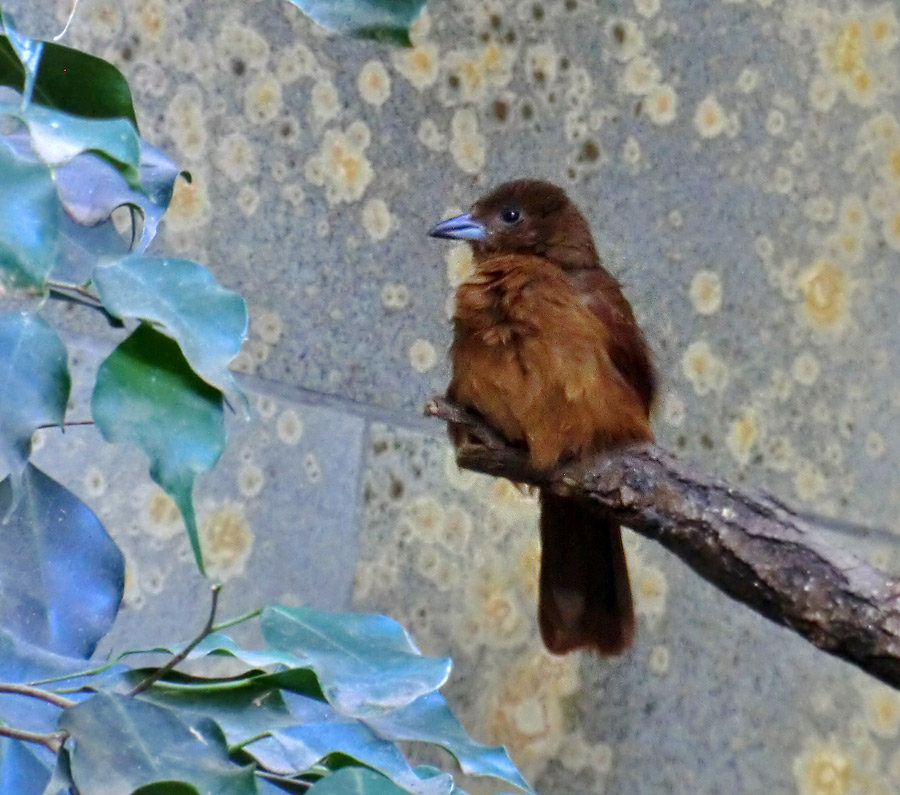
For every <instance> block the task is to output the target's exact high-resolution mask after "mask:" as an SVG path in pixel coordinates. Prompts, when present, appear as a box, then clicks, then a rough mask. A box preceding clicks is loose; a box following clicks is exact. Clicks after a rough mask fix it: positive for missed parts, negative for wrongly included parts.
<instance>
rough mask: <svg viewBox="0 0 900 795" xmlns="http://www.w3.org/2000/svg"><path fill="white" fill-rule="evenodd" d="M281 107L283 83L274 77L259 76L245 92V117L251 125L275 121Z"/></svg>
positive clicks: (267, 75) (268, 75)
mask: <svg viewBox="0 0 900 795" xmlns="http://www.w3.org/2000/svg"><path fill="white" fill-rule="evenodd" d="M281 106H282V99H281V83H279V82H278V80H276V79H275V77H274V76H273V75H270V74H262V75H259V77H257V78H256V79H255V80H253V81H252V82H251V83H250V84H249V85H248V86H247V90H246V91H245V92H244V115H245V116H246V117H247V119H248V120H249V121H250V123H251V124H265V123H267V122H270V121H273V120H274V119H275V118H276V117H277V116H278V114H279V113H280V112H281Z"/></svg>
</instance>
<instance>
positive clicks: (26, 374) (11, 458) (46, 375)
mask: <svg viewBox="0 0 900 795" xmlns="http://www.w3.org/2000/svg"><path fill="white" fill-rule="evenodd" d="M0 191H2V180H0ZM0 384H2V385H3V386H2V388H0V467H2V468H4V469H6V470H8V471H9V473H10V475H11V476H12V486H13V491H14V492H17V491H18V485H19V482H20V479H21V476H22V471H23V470H24V469H25V464H26V463H27V461H28V457H29V456H30V455H31V437H32V434H33V433H34V432H35V431H36V430H37V429H38V428H40V427H41V426H42V425H60V424H62V422H63V419H64V418H65V414H66V402H67V401H68V399H69V388H70V387H71V379H70V378H69V365H68V356H67V354H66V346H65V345H63V343H62V340H60V338H59V337H58V336H57V334H56V332H55V331H54V330H53V328H52V327H51V326H50V325H49V324H48V323H47V322H46V321H45V320H44V319H43V318H41V317H39V316H38V315H26V314H12V313H9V314H3V315H0ZM13 507H14V506H13Z"/></svg>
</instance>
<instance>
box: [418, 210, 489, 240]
mask: <svg viewBox="0 0 900 795" xmlns="http://www.w3.org/2000/svg"><path fill="white" fill-rule="evenodd" d="M428 234H429V236H430V237H446V238H448V239H449V240H484V238H485V236H486V235H487V229H485V228H484V224H482V223H481V222H480V221H476V220H475V219H474V218H472V216H471V214H470V213H463V214H462V215H457V216H456V217H455V218H448V219H447V220H446V221H441V222H440V223H439V224H435V225H434V226H433V227H431V229H430V230H428Z"/></svg>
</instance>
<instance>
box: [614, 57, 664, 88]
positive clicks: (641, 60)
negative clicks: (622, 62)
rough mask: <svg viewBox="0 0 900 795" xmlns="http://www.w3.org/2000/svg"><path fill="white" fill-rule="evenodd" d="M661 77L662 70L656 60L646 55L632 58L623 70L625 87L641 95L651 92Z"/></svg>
mask: <svg viewBox="0 0 900 795" xmlns="http://www.w3.org/2000/svg"><path fill="white" fill-rule="evenodd" d="M661 79H662V72H661V71H660V69H659V67H658V66H657V65H656V62H655V61H654V60H653V59H652V58H650V57H648V56H646V55H640V56H638V57H637V58H634V59H632V60H631V61H630V62H629V63H628V65H627V66H626V67H625V70H624V71H623V72H622V86H623V88H624V89H625V90H626V91H627V92H628V93H629V94H637V95H639V96H643V95H645V94H649V93H650V91H652V90H653V88H654V87H655V86H657V85H659V81H660V80H661Z"/></svg>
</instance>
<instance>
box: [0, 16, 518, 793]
mask: <svg viewBox="0 0 900 795" xmlns="http://www.w3.org/2000/svg"><path fill="white" fill-rule="evenodd" d="M300 5H301V6H303V5H304V4H303V3H300ZM306 5H307V6H316V7H317V8H318V12H321V11H322V9H323V8H324V7H326V6H333V8H332V9H331V11H332V12H334V13H331V15H329V14H324V13H319V15H318V16H317V15H316V14H317V13H318V12H317V10H316V8H311V9H306V10H308V11H309V13H311V14H312V15H313V16H314V18H316V19H319V21H322V22H323V23H325V24H329V25H331V26H333V27H337V28H339V29H344V28H347V29H350V30H352V31H354V32H356V33H357V34H360V35H376V34H377V35H381V34H380V33H379V31H381V30H387V31H391V30H394V31H401V33H403V34H404V35H406V37H407V38H408V25H409V22H410V21H411V19H412V17H411V16H410V14H411V13H412V12H411V9H413V8H415V12H416V13H418V10H420V9H421V5H422V2H421V1H418V2H413V3H398V4H393V5H394V6H395V8H394V9H393V13H392V14H391V13H387V12H385V8H387V7H389V6H390V4H384V3H379V2H371V3H361V4H360V7H362V8H364V9H366V13H368V11H369V10H371V8H373V7H374V9H375V11H376V12H377V13H376V17H377V14H381V15H382V16H381V17H377V18H376V21H375V22H372V20H371V19H370V18H369V17H366V15H365V13H362V14H360V15H357V16H355V17H354V16H353V15H351V16H350V17H347V18H343V17H341V16H340V13H338V8H339V7H340V6H342V5H346V4H342V3H341V2H334V3H331V4H328V3H318V4H309V3H307V4H306ZM326 10H328V9H326ZM385 13H387V16H385ZM335 14H337V15H336V16H335ZM407 17H409V18H408V19H407ZM363 18H365V19H366V20H368V21H366V22H365V23H363V22H362V21H361V20H363ZM342 20H343V21H342ZM348 20H349V21H348ZM342 26H343V27H342ZM392 26H393V27H392ZM398 36H399V38H401V39H402V38H403V36H402V35H400V34H397V36H395V38H397V37H398ZM388 37H389V38H390V36H388ZM85 83H87V84H89V85H90V87H91V90H90V91H84V90H81V87H82V86H83V85H84V84H85ZM0 174H2V179H0V294H5V295H3V296H2V297H0V300H2V301H3V303H4V305H7V306H6V307H5V308H6V309H7V310H8V311H4V312H0V383H2V384H3V389H2V390H0V471H5V472H8V475H7V476H6V478H5V479H4V480H2V481H0V521H2V525H0V795H7V793H15V794H16V795H42V794H43V795H79V794H80V795H94V794H95V793H98V794H100V795H119V794H120V793H121V795H128V794H129V793H142V795H150V794H151V793H179V794H182V793H225V794H226V795H229V794H233V795H251V794H252V795H255V794H257V793H263V794H265V795H271V794H272V793H277V792H291V793H295V792H310V793H313V794H314V795H337V794H338V793H340V795H352V793H359V795H395V794H396V793H413V794H414V795H454V793H456V794H458V795H464V793H463V791H462V790H461V789H460V788H459V787H458V786H457V785H456V784H455V783H454V781H453V779H452V777H451V776H450V775H449V774H448V773H446V772H443V771H441V770H439V769H438V768H435V767H430V766H425V765H414V764H411V763H410V762H409V761H408V760H407V758H406V756H404V753H403V752H402V751H401V748H400V746H399V745H398V743H403V744H406V743H420V744H421V743H424V744H428V745H432V746H435V747H437V748H440V749H444V751H446V752H448V753H449V754H450V755H451V756H452V757H454V758H455V759H456V760H457V762H458V763H459V765H460V767H461V768H462V770H463V771H464V772H465V773H467V774H470V775H475V776H492V777H494V778H497V779H500V780H501V781H503V782H505V783H506V784H509V785H511V786H513V787H516V788H518V789H519V790H521V791H524V792H529V793H530V792H532V790H531V789H530V787H529V785H528V784H527V782H525V780H524V779H523V778H522V776H521V774H520V773H519V772H518V771H517V770H516V768H515V767H514V765H513V764H512V762H511V761H510V759H509V757H508V755H507V753H506V751H505V750H504V749H502V748H499V747H489V746H485V745H482V744H480V743H477V742H476V741H474V740H473V739H472V738H471V737H469V736H468V734H467V733H466V732H465V730H464V729H463V727H462V726H461V724H460V723H459V722H458V720H457V719H456V718H455V717H454V715H453V713H452V712H451V711H450V709H449V707H448V706H447V704H446V702H445V701H444V698H443V696H441V694H440V693H439V692H438V689H439V688H440V687H441V686H442V685H443V684H444V682H445V681H446V679H447V677H448V675H449V673H450V667H451V663H450V660H449V659H446V658H430V657H425V656H423V655H422V654H421V653H420V652H419V651H418V649H417V648H416V647H415V645H414V644H413V642H412V640H411V639H410V637H409V636H408V635H407V633H406V632H405V630H404V629H403V628H402V627H401V626H400V625H399V624H397V623H396V622H394V621H392V620H391V619H389V618H386V617H384V616H379V615H358V614H337V613H330V612H326V611H320V610H314V609H311V608H302V607H295V608H288V607H279V606H270V607H267V608H265V609H263V610H258V611H253V612H252V613H250V614H248V615H246V616H241V617H239V618H237V619H233V620H231V621H226V622H222V623H220V624H216V622H215V607H216V604H217V595H218V586H216V587H214V589H213V607H212V610H211V614H210V618H209V621H208V623H207V626H206V627H205V628H204V629H203V631H202V632H201V633H200V634H199V635H198V636H197V638H195V640H194V641H193V642H191V643H189V644H185V645H178V646H160V647H156V648H153V649H145V650H139V651H126V652H123V653H121V654H119V655H118V656H116V657H115V658H114V659H112V660H110V661H107V662H104V663H102V664H99V665H96V664H94V665H92V664H91V663H90V662H88V660H89V658H90V657H91V656H92V655H93V654H94V652H95V649H96V647H97V644H98V643H99V641H100V640H101V639H102V638H103V637H104V636H105V635H106V633H107V632H108V631H109V629H110V627H111V626H112V623H113V621H114V620H115V617H116V614H117V612H118V609H119V605H120V603H121V599H122V593H123V585H124V569H125V567H124V559H123V556H122V554H121V552H120V551H119V549H118V548H117V547H116V545H115V544H114V543H113V541H112V540H111V539H110V537H109V536H108V535H107V533H106V530H105V529H104V528H103V526H102V524H101V523H100V522H99V520H98V519H97V517H96V516H95V515H94V514H93V513H92V512H91V510H90V509H89V508H88V507H87V506H86V505H85V504H84V503H83V502H82V501H81V500H80V499H79V498H78V497H77V496H76V495H74V494H73V493H71V492H70V491H68V490H67V489H66V488H64V487H63V486H62V485H61V484H60V483H58V482H56V481H55V480H53V479H52V478H51V477H49V476H48V475H47V474H45V473H44V472H42V471H41V470H40V469H38V468H37V467H36V466H34V465H33V464H32V463H31V462H30V460H29V459H30V456H31V439H32V436H33V434H34V432H35V431H36V430H37V429H39V428H44V427H48V426H57V425H60V426H61V425H64V424H66V423H67V422H68V420H67V416H66V410H67V403H68V399H69V393H70V389H71V375H70V372H69V366H68V353H67V350H66V347H65V344H64V342H63V340H62V339H61V337H60V335H59V334H58V333H57V331H56V330H55V329H54V328H53V326H52V324H51V323H50V322H49V320H48V319H47V316H46V314H47V313H46V311H45V310H46V307H47V305H48V303H49V302H50V301H53V300H65V301H72V302H75V303H78V304H83V305H85V306H86V307H87V309H88V310H90V311H97V312H101V313H102V314H103V315H104V316H105V317H106V318H107V319H108V320H109V322H110V323H111V324H112V325H113V326H115V327H116V328H119V329H124V332H123V333H124V339H122V340H121V341H120V342H119V344H118V345H117V346H116V347H115V349H114V350H113V351H112V352H111V353H110V354H109V356H108V357H107V358H106V359H105V360H104V361H103V363H102V364H101V366H100V368H99V370H98V372H97V376H96V381H95V383H94V385H93V394H92V400H91V415H92V420H91V421H92V422H93V423H95V424H96V425H97V427H98V428H99V430H100V431H101V433H102V434H103V436H104V438H105V439H106V440H108V441H112V442H123V443H128V444H133V445H135V446H137V447H138V448H139V449H141V450H142V451H144V453H145V454H146V455H147V456H148V458H149V460H150V474H151V476H152V477H153V479H154V480H155V481H156V482H157V483H159V484H160V486H161V487H162V488H163V489H165V490H166V491H167V492H168V493H169V494H170V495H171V496H172V497H173V499H174V500H175V502H176V503H177V505H178V507H179V509H180V510H181V513H182V515H183V517H184V519H185V524H186V527H187V531H188V536H189V538H190V541H191V544H192V546H193V549H194V553H195V556H196V559H197V563H198V566H199V567H200V568H201V570H202V556H201V552H200V544H199V538H198V533H197V526H196V520H195V518H194V513H193V505H192V492H193V484H194V480H195V478H196V476H197V475H198V474H199V473H201V472H204V471H207V470H208V469H210V468H211V467H212V466H214V464H215V463H216V460H217V459H218V457H219V455H220V453H221V451H222V449H223V446H224V444H225V427H224V409H225V406H226V405H228V404H229V403H232V404H233V403H239V404H244V398H243V396H242V394H241V393H240V390H239V388H238V386H237V384H236V383H235V382H234V380H233V378H232V376H231V374H230V372H229V370H228V364H229V362H230V360H231V359H232V357H233V356H234V354H235V353H236V352H237V350H238V348H239V346H240V344H241V342H242V341H243V339H244V337H245V334H246V327H247V310H246V306H245V304H244V302H243V300H242V299H241V298H240V297H239V296H238V295H237V294H236V293H233V292H231V291H229V290H226V289H224V288H222V287H221V286H219V285H218V284H217V283H216V281H215V279H214V278H213V277H212V275H211V274H210V273H209V271H208V270H207V269H206V268H204V267H203V266H202V265H200V264H198V263H195V262H190V261H187V260H182V259H174V258H166V257H158V256H153V255H150V254H149V253H148V246H149V245H150V243H151V242H152V241H153V239H154V237H155V235H156V231H157V228H158V225H159V222H160V220H161V219H162V217H163V214H164V213H165V211H166V209H167V207H168V205H169V202H170V200H171V198H172V193H173V189H174V186H175V182H176V180H177V179H179V178H180V176H183V175H180V173H179V171H178V168H177V166H175V164H174V163H172V161H170V160H169V159H168V158H167V157H166V156H165V155H164V154H163V153H162V152H160V151H159V150H157V149H155V148H153V147H152V146H151V145H150V144H148V143H147V142H146V141H144V140H143V139H141V138H140V135H139V133H138V130H137V126H136V123H135V116H134V109H133V105H132V100H131V95H130V91H129V89H128V86H127V83H126V81H125V79H124V77H123V76H122V75H121V74H120V73H119V72H118V71H117V70H116V69H115V68H114V67H112V66H111V65H110V64H108V63H106V62H104V61H102V60H100V59H97V58H93V57H92V56H88V55H85V54H84V53H80V52H77V51H75V50H71V49H68V48H66V47H62V46H60V45H57V44H54V43H50V42H40V41H34V40H30V39H27V38H26V37H24V36H21V35H20V34H19V33H17V32H16V31H15V29H14V28H13V27H12V25H11V23H10V20H9V18H8V17H6V18H4V16H3V14H2V12H0ZM121 207H125V208H128V210H129V211H130V222H131V223H130V229H129V230H127V231H128V232H130V234H126V235H125V236H123V235H121V234H120V233H119V231H117V229H116V225H115V224H114V223H113V220H112V216H113V213H114V211H115V210H117V209H118V208H121ZM245 411H246V407H245ZM251 621H252V622H255V623H256V624H258V634H259V635H260V636H261V637H262V646H261V647H260V648H257V649H246V648H243V647H242V646H240V645H239V644H238V643H236V642H235V641H234V640H233V639H232V638H231V637H230V636H229V635H228V634H225V630H226V629H227V628H229V627H231V626H233V625H235V624H239V623H245V622H251ZM134 654H140V655H141V656H140V658H139V659H140V660H141V661H142V663H141V665H142V667H134V666H131V665H129V661H130V660H131V659H133V655H134ZM154 654H156V655H158V654H163V655H166V657H167V658H168V662H165V663H164V664H161V665H158V666H147V665H146V662H143V661H145V660H146V659H148V656H149V655H154ZM222 657H227V658H230V662H231V670H232V673H231V674H230V675H229V676H221V675H219V676H213V675H210V673H209V672H210V671H212V670H216V669H217V670H221V666H216V665H215V663H216V660H217V658H222ZM149 659H152V657H149ZM184 661H191V662H192V665H193V667H192V668H191V669H190V670H191V671H192V673H190V674H188V673H184V672H182V671H180V670H179V669H178V666H179V665H180V663H182V662H184ZM198 671H200V672H205V675H203V674H201V673H197V672H198ZM233 671H238V672H237V673H233Z"/></svg>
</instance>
